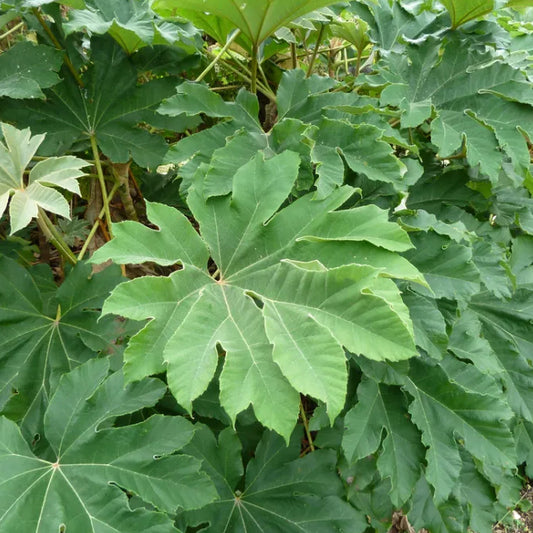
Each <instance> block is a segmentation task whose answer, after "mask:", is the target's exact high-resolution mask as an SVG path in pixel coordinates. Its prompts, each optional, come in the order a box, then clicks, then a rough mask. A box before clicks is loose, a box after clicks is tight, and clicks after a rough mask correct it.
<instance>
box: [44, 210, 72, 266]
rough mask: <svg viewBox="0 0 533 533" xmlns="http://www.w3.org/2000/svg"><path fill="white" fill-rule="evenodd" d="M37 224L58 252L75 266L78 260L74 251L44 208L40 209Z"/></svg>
mask: <svg viewBox="0 0 533 533" xmlns="http://www.w3.org/2000/svg"><path fill="white" fill-rule="evenodd" d="M37 224H38V226H39V228H40V229H41V231H42V232H43V234H44V236H45V237H46V238H47V239H48V241H50V242H51V243H52V244H53V245H54V247H55V248H56V249H57V251H58V252H59V253H60V254H61V255H62V256H63V257H64V258H65V259H66V260H67V261H68V262H69V263H71V264H73V265H75V264H76V263H77V262H78V260H77V259H76V256H75V255H74V253H73V252H72V250H71V249H70V248H69V247H68V246H67V243H66V242H65V241H64V240H63V238H62V237H61V235H60V234H59V232H58V231H57V229H56V228H55V226H54V224H53V223H52V221H51V220H50V219H49V218H48V215H47V214H46V212H45V211H44V209H43V208H42V207H39V211H38V215H37Z"/></svg>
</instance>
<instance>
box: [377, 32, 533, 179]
mask: <svg viewBox="0 0 533 533" xmlns="http://www.w3.org/2000/svg"><path fill="white" fill-rule="evenodd" d="M440 47H441V42H440V40H436V39H428V40H426V41H425V42H424V43H422V44H420V45H411V46H409V47H408V48H407V54H404V55H402V56H400V55H399V54H393V55H391V56H390V58H389V59H388V60H387V65H388V66H387V69H388V70H387V71H385V70H383V71H382V75H383V77H384V78H385V79H386V80H387V81H390V82H391V85H389V86H388V87H387V88H386V89H385V90H384V91H383V93H382V103H385V104H391V105H394V106H397V107H399V108H400V110H401V111H402V124H403V125H404V126H406V127H407V126H410V127H411V126H416V125H418V124H420V123H422V122H423V121H424V120H425V119H427V118H429V117H430V115H431V108H433V109H434V110H435V111H436V113H437V117H436V118H435V119H434V120H433V122H432V125H431V138H432V141H433V143H434V144H435V145H437V147H438V149H439V154H440V155H441V156H442V157H447V156H451V155H453V154H454V153H456V152H457V151H459V150H461V149H462V146H463V144H464V148H465V150H466V157H467V159H468V162H469V163H470V164H471V165H472V166H476V165H479V166H480V168H481V171H482V172H483V173H484V174H486V175H488V176H489V177H490V178H491V180H492V181H494V182H496V181H497V180H498V175H499V172H500V169H501V166H502V162H503V159H504V155H506V156H508V157H509V158H511V160H512V162H513V164H514V167H515V169H516V170H517V171H518V172H519V173H520V174H522V175H526V174H527V172H528V171H529V165H530V155H529V151H528V149H527V143H526V140H525V138H524V135H523V133H522V132H524V133H525V134H526V135H527V136H529V137H530V138H531V137H532V136H533V129H532V126H531V124H533V108H532V106H531V101H530V93H531V84H530V82H529V81H528V80H527V78H526V76H525V75H524V73H523V72H521V71H520V70H518V69H514V68H512V67H511V66H509V65H508V64H506V63H503V62H501V61H497V60H494V57H493V55H492V54H490V53H488V52H486V53H482V52H479V51H477V50H475V49H466V50H465V47H464V45H463V43H462V42H460V41H456V40H452V41H451V42H450V43H448V44H447V45H446V46H445V48H444V52H443V53H442V57H441V54H440ZM421 105H424V106H426V111H427V112H426V113H425V114H422V115H420V114H419V113H418V111H419V109H420V106H421Z"/></svg>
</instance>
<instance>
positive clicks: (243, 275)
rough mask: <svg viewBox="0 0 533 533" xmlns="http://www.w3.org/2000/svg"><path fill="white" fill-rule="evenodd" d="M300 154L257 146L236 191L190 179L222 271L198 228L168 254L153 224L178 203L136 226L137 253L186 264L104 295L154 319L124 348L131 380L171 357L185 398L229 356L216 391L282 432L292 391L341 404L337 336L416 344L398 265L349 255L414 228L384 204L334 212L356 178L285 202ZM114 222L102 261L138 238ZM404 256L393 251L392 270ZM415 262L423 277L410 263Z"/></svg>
mask: <svg viewBox="0 0 533 533" xmlns="http://www.w3.org/2000/svg"><path fill="white" fill-rule="evenodd" d="M298 166H299V158H298V156H297V155H296V154H295V153H293V152H288V151H286V152H284V153H282V154H280V155H276V156H274V157H272V158H271V159H268V160H265V159H264V158H263V157H262V155H261V154H259V155H258V156H256V157H255V158H254V159H252V160H251V161H250V162H249V163H247V164H246V165H244V166H243V167H241V168H240V169H239V170H238V171H237V173H236V174H235V176H234V178H233V188H232V194H231V196H215V197H208V198H206V196H204V195H202V193H201V191H202V183H198V185H195V187H194V188H193V189H191V191H190V193H189V197H188V203H189V206H190V208H191V210H192V212H193V214H194V216H195V219H196V220H197V221H198V223H199V226H200V233H201V235H202V238H203V241H204V242H205V244H206V245H207V248H208V249H209V255H210V256H211V258H212V259H213V261H214V262H215V263H216V268H217V269H218V273H217V275H216V277H215V279H213V278H212V277H210V276H209V275H208V274H207V272H206V270H205V266H206V265H205V255H204V254H205V249H204V248H203V245H202V246H201V247H200V248H198V250H201V251H200V255H198V254H197V255H196V256H195V255H194V254H195V253H197V252H195V251H194V250H196V249H197V247H198V246H199V245H198V244H196V242H197V241H198V242H200V241H199V238H198V237H197V236H196V237H195V239H192V240H191V239H189V238H186V239H184V240H182V241H181V247H179V246H178V247H174V251H173V252H172V254H173V255H172V254H169V253H167V254H166V255H165V256H164V257H163V258H162V254H161V251H160V244H158V240H159V238H160V237H159V236H160V235H164V234H165V233H171V232H172V231H174V230H173V229H172V226H171V225H170V224H174V222H173V221H174V219H175V218H176V215H175V216H171V215H170V211H169V210H168V208H162V207H158V206H151V207H150V213H151V214H152V215H157V216H158V220H157V221H155V220H154V222H157V224H158V226H159V232H158V233H154V231H153V230H145V229H141V230H140V233H139V234H137V238H138V239H139V242H140V246H141V249H143V250H145V251H146V253H145V252H144V251H143V252H142V253H141V254H138V255H137V257H138V258H142V259H150V260H155V261H159V262H164V263H165V264H168V263H169V262H170V259H171V258H175V259H176V261H177V260H178V259H179V260H180V261H181V262H182V263H183V266H184V268H183V269H182V270H179V271H177V272H174V273H173V274H171V276H170V277H169V278H167V279H148V278H145V279H139V280H134V281H132V282H129V283H127V284H124V285H122V286H120V287H118V288H117V289H116V290H115V291H114V292H113V294H112V296H111V297H110V299H109V300H108V301H107V303H106V305H105V307H104V312H105V313H116V314H122V315H124V316H128V317H130V318H135V319H146V318H152V319H153V320H152V321H151V322H150V323H149V324H148V325H147V326H146V327H145V328H144V329H143V330H141V331H140V332H139V333H138V334H137V335H136V336H134V337H133V338H132V340H131V342H130V345H129V347H128V348H127V350H126V353H125V358H126V367H125V371H126V376H127V377H128V378H129V379H139V378H140V377H142V376H144V375H147V374H150V373H153V372H160V371H162V370H163V369H165V368H166V369H167V376H168V382H169V386H170V389H171V390H172V392H173V394H174V395H175V397H176V398H177V400H178V402H179V403H180V404H181V405H182V406H183V407H185V408H186V409H188V410H190V409H191V405H192V401H193V400H194V399H195V398H197V397H198V396H200V395H201V394H202V393H203V392H204V391H205V390H206V389H207V387H208V385H209V383H210V381H211V380H212V378H213V375H214V374H215V370H216V368H217V365H218V359H219V358H221V357H223V360H224V366H223V370H222V373H221V375H220V400H221V404H222V406H223V407H224V409H225V410H226V411H227V412H228V414H229V415H230V417H231V418H232V419H233V420H234V419H235V417H236V416H237V414H238V413H239V412H241V411H243V410H245V409H246V408H247V407H248V405H249V404H252V405H253V407H254V411H255V414H256V416H257V417H258V419H259V420H260V421H261V422H262V423H263V424H265V425H266V426H267V427H270V428H273V429H275V430H276V431H278V432H279V433H281V434H282V435H284V436H285V437H286V438H288V436H289V435H290V433H291V431H292V428H293V426H294V423H295V422H296V417H297V413H298V395H297V391H298V392H303V393H305V394H309V395H311V396H314V397H316V398H318V399H320V400H322V401H324V402H326V403H327V406H328V415H329V417H330V419H331V420H332V421H333V420H334V418H335V417H336V416H337V414H338V413H339V412H340V410H341V409H342V407H343V404H344V398H345V394H346V382H347V371H346V359H345V355H344V351H343V350H342V349H341V346H344V347H346V348H348V349H349V350H351V351H352V352H354V353H364V354H365V355H366V356H368V357H371V358H373V359H378V360H382V359H391V360H400V359H406V358H408V357H411V356H412V355H415V354H416V352H415V350H414V344H413V338H412V337H413V332H412V326H411V322H410V319H409V316H408V312H407V308H406V307H405V306H404V304H403V303H402V301H401V298H400V295H399V292H398V289H397V288H396V286H395V285H394V283H393V282H392V281H391V280H390V279H386V278H385V277H383V276H385V275H388V276H391V275H393V273H392V272H393V271H394V268H392V269H390V270H389V271H388V270H387V267H386V266H384V265H383V263H384V262H385V261H386V260H385V258H383V259H382V263H381V265H382V266H381V267H379V266H361V265H358V264H354V256H353V255H350V254H346V255H345V256H344V260H342V254H341V252H342V251H343V250H346V248H343V246H344V245H346V244H350V243H357V242H363V244H364V245H366V246H370V247H376V248H377V247H384V249H386V250H388V251H389V253H390V254H393V251H394V250H405V249H407V248H409V247H410V246H411V244H410V242H409V239H408V238H407V235H406V234H405V233H404V232H403V230H401V229H400V228H399V227H398V226H397V225H395V224H393V223H390V222H388V221H387V216H386V213H385V212H384V211H381V210H379V209H377V208H374V207H370V206H367V207H361V208H352V209H346V210H342V211H335V209H337V208H339V207H340V206H341V205H342V204H343V203H344V202H345V201H346V200H347V199H348V198H349V197H350V196H351V195H352V193H353V190H351V189H350V188H348V187H345V188H341V189H339V190H338V191H336V193H335V194H332V195H330V196H329V197H328V198H326V199H323V200H321V199H318V198H316V197H315V196H313V195H311V194H309V195H306V196H303V197H301V198H300V199H298V200H297V201H295V202H293V203H292V204H289V205H286V206H285V207H284V208H282V209H281V210H279V209H280V206H281V205H282V204H283V202H284V201H285V199H286V198H287V196H288V195H289V193H290V191H291V189H292V187H293V185H294V182H295V179H296V176H297V173H298ZM162 213H166V214H165V217H167V218H164V217H163V215H162ZM178 218H179V217H178ZM180 220H182V222H183V223H184V222H185V220H184V219H180ZM180 223H181V222H180ZM134 227H135V226H134V225H131V226H128V228H129V229H131V230H133V228H134ZM117 228H118V229H119V231H118V232H117V236H116V240H115V241H112V242H111V243H110V244H109V245H107V246H104V247H103V248H102V249H101V251H99V252H98V253H97V255H96V256H95V259H94V260H95V261H102V260H105V259H107V258H115V257H116V258H117V259H118V260H119V261H121V260H123V259H124V253H123V250H125V249H127V248H128V246H131V237H130V236H129V235H130V234H129V233H127V234H126V233H124V232H122V231H121V226H117ZM190 231H191V232H193V230H192V229H191V230H190ZM192 234H193V233H191V235H192ZM139 235H140V238H139ZM152 235H154V236H157V239H152V238H151V236H152ZM194 235H195V234H194ZM161 238H162V237H161ZM167 239H168V237H167ZM164 242H170V241H164ZM326 242H327V243H329V244H330V245H331V246H330V250H331V251H332V254H333V255H334V256H336V257H337V260H338V261H339V262H340V265H339V266H337V267H336V268H326V267H325V266H323V265H322V264H321V263H319V262H317V261H316V258H317V257H320V254H321V253H323V252H322V251H323V244H324V243H326ZM336 245H338V248H337V247H336ZM183 247H185V248H187V247H188V251H187V250H185V249H184V248H183ZM315 247H316V252H315V254H316V255H315V257H314V258H312V254H313V250H314V249H315ZM302 250H305V251H306V253H307V254H308V257H307V258H306V259H305V260H304V261H302V260H301V254H302V253H303V252H302ZM187 255H188V258H187ZM199 258H200V259H201V261H200V262H199V263H196V264H195V263H194V262H191V259H195V260H197V259H199ZM367 262H370V263H371V262H372V261H367ZM376 262H378V260H377V259H376ZM405 264H407V263H405ZM402 269H404V270H407V269H406V268H404V266H403V264H398V265H397V270H396V271H400V270H402ZM382 272H383V275H382ZM409 274H413V275H414V276H415V277H418V278H419V279H421V277H420V276H416V274H415V271H414V270H411V271H409ZM385 324H386V327H385ZM311 332H312V333H311ZM311 340H312V342H310V341H311ZM146 354H149V356H148V357H147V356H146Z"/></svg>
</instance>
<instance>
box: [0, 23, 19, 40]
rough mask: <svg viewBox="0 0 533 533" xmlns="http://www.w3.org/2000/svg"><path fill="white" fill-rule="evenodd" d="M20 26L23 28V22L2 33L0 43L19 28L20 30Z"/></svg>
mask: <svg viewBox="0 0 533 533" xmlns="http://www.w3.org/2000/svg"><path fill="white" fill-rule="evenodd" d="M22 26H24V22H19V23H18V24H17V25H16V26H13V27H12V28H11V29H9V30H7V31H6V32H5V33H2V35H0V41H1V40H2V39H5V38H6V37H8V36H9V35H11V34H12V33H15V32H16V31H17V30H20V28H22Z"/></svg>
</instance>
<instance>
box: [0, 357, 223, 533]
mask: <svg viewBox="0 0 533 533" xmlns="http://www.w3.org/2000/svg"><path fill="white" fill-rule="evenodd" d="M108 371H109V361H108V360H106V359H93V360H91V361H89V362H87V363H85V364H84V365H82V366H80V367H78V368H77V369H75V370H73V371H72V372H71V373H70V374H66V375H65V376H64V377H63V378H62V379H61V382H60V384H59V386H58V388H57V390H56V392H55V394H54V396H53V397H52V400H51V401H50V405H49V407H48V409H47V411H46V415H45V419H44V434H45V436H46V438H47V440H48V442H49V443H50V445H51V448H52V450H53V456H52V457H51V458H40V457H36V456H34V455H33V453H32V452H31V449H30V447H29V446H28V444H27V442H26V441H25V440H24V438H23V437H22V435H21V433H20V431H19V429H18V428H17V426H16V424H15V423H14V422H11V421H10V420H7V419H6V418H4V417H2V418H0V427H1V431H0V435H1V437H0V471H1V472H2V473H1V481H2V482H1V484H0V494H1V496H2V498H1V503H0V532H2V533H4V532H5V533H8V532H11V531H13V530H14V529H17V528H18V529H21V530H22V531H35V532H43V533H44V532H45V531H59V530H61V528H65V529H66V530H71V531H95V532H96V531H102V532H103V531H111V530H112V531H117V532H124V533H133V532H135V531H139V532H141V531H142V532H145V531H149V532H151V533H167V532H168V533H170V532H173V531H176V530H175V529H174V527H173V526H172V521H171V520H170V519H169V518H168V517H166V516H165V515H164V514H163V513H157V512H152V511H147V510H145V509H143V508H140V509H137V510H136V511H133V512H132V511H131V510H130V508H129V507H128V503H127V501H128V500H127V497H126V494H125V493H124V492H123V490H128V491H130V492H131V493H133V494H135V495H137V496H139V497H140V498H142V499H143V500H144V501H146V502H147V503H149V504H151V505H153V506H154V507H155V508H156V509H158V510H161V511H164V512H167V513H174V511H175V510H176V509H177V508H178V507H183V508H185V509H194V508H198V507H201V506H203V505H206V504H207V503H209V502H210V501H212V500H213V499H214V496H215V492H214V490H213V486H212V485H211V483H210V482H209V480H208V478H207V476H205V475H204V474H202V473H201V472H199V469H200V462H199V461H197V460H196V459H194V458H192V457H190V456H187V455H172V454H174V452H175V451H177V450H180V449H181V448H183V447H184V446H185V445H186V444H187V443H188V442H189V441H190V439H191V438H192V436H193V432H194V428H193V426H192V424H191V423H190V422H188V421H187V420H185V419H183V418H181V417H164V416H153V417H151V418H149V419H148V420H146V421H144V422H142V423H140V424H137V425H133V426H122V427H109V425H106V427H105V428H102V427H101V426H102V424H103V423H104V422H106V421H107V422H109V421H113V419H114V418H116V417H117V416H119V415H123V414H127V413H130V412H132V411H136V410H139V409H142V408H143V407H146V406H152V405H154V404H155V403H156V402H157V401H158V400H159V399H160V398H161V396H162V395H163V394H164V392H165V387H164V385H163V383H161V382H160V381H158V380H154V379H151V380H145V381H143V382H141V383H136V384H133V385H129V386H127V387H126V388H124V385H123V377H122V374H121V373H120V372H117V373H115V374H112V375H111V376H110V377H107V374H108Z"/></svg>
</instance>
